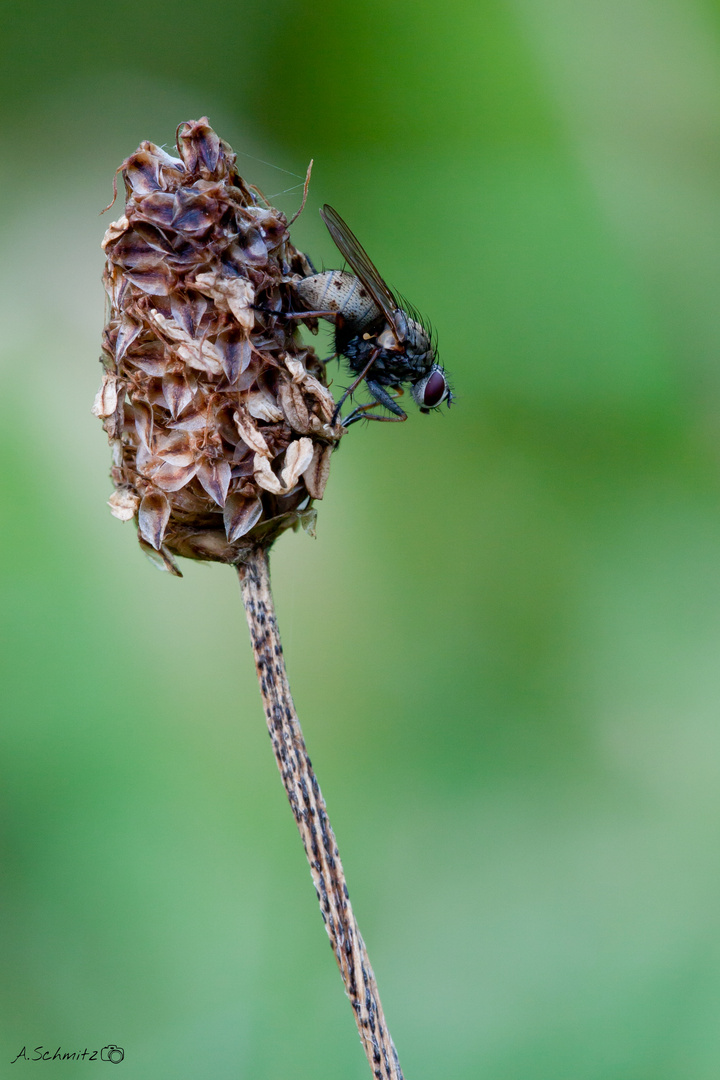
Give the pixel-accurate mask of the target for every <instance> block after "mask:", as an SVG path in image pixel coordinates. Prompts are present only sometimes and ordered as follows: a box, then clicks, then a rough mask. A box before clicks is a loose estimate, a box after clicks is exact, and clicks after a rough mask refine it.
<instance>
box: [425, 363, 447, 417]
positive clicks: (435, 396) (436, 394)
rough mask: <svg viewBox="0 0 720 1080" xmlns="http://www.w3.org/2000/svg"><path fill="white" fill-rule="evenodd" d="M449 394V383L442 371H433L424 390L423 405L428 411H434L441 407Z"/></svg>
mask: <svg viewBox="0 0 720 1080" xmlns="http://www.w3.org/2000/svg"><path fill="white" fill-rule="evenodd" d="M446 393H447V383H446V382H445V376H444V375H443V373H442V371H433V373H432V375H431V376H430V378H429V379H428V381H427V382H426V383H425V388H424V390H423V401H422V403H423V405H424V407H425V408H426V409H434V408H435V407H436V405H439V404H440V402H441V401H442V400H443V398H444V397H445V395H446Z"/></svg>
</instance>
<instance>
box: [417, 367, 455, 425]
mask: <svg viewBox="0 0 720 1080" xmlns="http://www.w3.org/2000/svg"><path fill="white" fill-rule="evenodd" d="M410 393H411V394H412V396H413V400H414V401H415V404H416V405H417V406H418V408H419V409H420V412H421V413H429V412H430V410H431V409H437V408H438V406H440V405H442V403H443V401H447V403H448V408H450V406H451V405H452V402H453V394H452V390H451V389H450V385H449V383H448V381H447V378H446V376H445V370H444V368H442V367H441V366H440V364H433V365H432V367H431V368H430V371H429V372H428V373H427V375H424V376H423V377H422V379H420V380H419V381H418V382H416V383H413V385H412V387H411V389H410Z"/></svg>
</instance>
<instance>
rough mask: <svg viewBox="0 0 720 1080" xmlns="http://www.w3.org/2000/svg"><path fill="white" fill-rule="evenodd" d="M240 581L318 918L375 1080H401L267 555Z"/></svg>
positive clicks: (258, 554)
mask: <svg viewBox="0 0 720 1080" xmlns="http://www.w3.org/2000/svg"><path fill="white" fill-rule="evenodd" d="M238 573H239V576H240V584H241V587H242V596H243V603H244V604H245V613H246V615H247V621H248V626H249V627H250V638H251V640H252V646H253V653H254V655H255V667H256V669H257V674H258V680H259V682H260V693H261V695H262V699H263V705H264V707H265V716H266V718H267V725H268V730H269V732H270V738H271V740H272V745H273V750H274V751H275V758H276V760H277V763H278V767H279V769H280V775H281V776H282V780H283V784H284V785H285V791H286V792H287V796H288V799H289V800H290V806H291V808H292V812H293V814H294V815H295V821H296V822H297V827H298V829H299V830H300V836H301V837H302V842H303V844H304V846H305V854H306V855H307V858H308V862H309V863H310V873H311V874H312V879H313V884H314V885H315V892H316V893H317V897H318V901H319V903H320V912H321V914H322V917H323V920H324V922H325V929H326V930H327V932H328V937H329V938H330V944H331V945H332V949H333V952H334V953H335V959H336V960H337V963H338V967H339V968H340V974H341V975H342V980H343V983H344V985H345V992H346V993H347V996H348V997H349V998H350V1003H351V1005H352V1007H353V1011H354V1013H355V1022H356V1023H357V1026H358V1031H359V1032H360V1039H361V1041H362V1044H363V1049H364V1051H365V1054H366V1055H367V1059H368V1061H369V1062H370V1068H371V1069H372V1071H373V1075H374V1076H375V1078H376V1080H403V1074H402V1070H401V1068H400V1062H399V1061H398V1057H397V1052H396V1050H395V1047H394V1045H393V1041H392V1039H391V1038H390V1032H389V1031H388V1029H387V1025H386V1023H385V1017H384V1015H383V1010H382V1005H381V1004H380V997H379V995H378V990H377V986H376V984H375V976H374V974H373V970H372V967H371V966H370V960H369V958H368V954H367V950H366V949H365V943H364V941H363V939H362V936H361V934H360V930H359V929H358V925H357V922H356V921H355V915H354V914H353V910H352V906H351V904H350V899H349V896H348V889H347V884H346V882H345V873H344V871H343V867H342V863H341V861H340V855H339V854H338V848H337V843H336V841H335V835H334V833H333V831H332V828H331V826H330V822H329V820H328V816H327V810H326V808H325V800H324V799H323V797H322V793H321V791H320V787H319V785H318V782H317V780H316V778H315V773H314V772H313V768H312V765H311V763H310V758H309V757H308V753H307V749H306V748H305V740H304V739H303V735H302V729H301V727H300V722H299V720H298V718H297V714H296V712H295V706H294V704H293V700H292V696H291V694H290V686H289V684H288V679H287V673H286V671H285V661H284V659H283V651H282V644H281V642H280V633H279V631H278V625H277V619H276V618H275V608H274V605H273V598H272V592H271V591H270V569H269V566H268V556H267V551H266V550H264V549H263V548H257V549H256V550H255V551H254V552H253V553H252V554H251V555H250V557H249V558H248V559H247V561H246V562H244V563H242V564H241V565H239V566H238Z"/></svg>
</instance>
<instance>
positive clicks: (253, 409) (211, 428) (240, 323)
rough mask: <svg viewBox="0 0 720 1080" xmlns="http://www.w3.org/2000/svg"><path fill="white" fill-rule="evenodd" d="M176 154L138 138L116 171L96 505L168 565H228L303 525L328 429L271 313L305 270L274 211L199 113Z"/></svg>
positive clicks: (320, 476) (323, 390)
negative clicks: (107, 447) (103, 472)
mask: <svg viewBox="0 0 720 1080" xmlns="http://www.w3.org/2000/svg"><path fill="white" fill-rule="evenodd" d="M177 153H178V156H177V157H174V156H172V155H170V154H168V153H167V152H166V151H164V150H162V149H160V148H159V147H157V146H155V145H154V144H153V143H150V142H143V143H141V144H140V146H139V148H138V149H137V150H136V151H135V153H134V154H131V156H130V157H129V158H127V159H126V160H125V161H124V162H123V164H122V165H121V167H120V169H119V172H120V173H121V175H122V179H123V181H124V184H125V191H126V203H125V213H124V215H123V216H122V217H121V218H120V219H119V220H118V221H116V222H113V223H112V224H111V225H110V227H109V229H108V230H107V233H106V235H105V239H104V240H103V249H104V251H105V255H106V258H107V262H106V266H105V273H104V279H103V280H104V284H105V289H106V291H107V295H108V298H109V314H108V318H107V322H106V324H105V329H104V333H103V348H102V362H103V366H104V370H105V373H104V376H103V380H102V385H101V387H100V390H99V391H98V394H97V397H96V399H95V404H94V406H93V412H94V413H95V415H96V416H98V417H100V418H101V419H102V421H103V426H104V428H105V430H106V432H107V434H108V438H109V440H110V444H111V446H112V451H113V467H112V472H111V476H112V480H113V483H114V486H115V491H114V493H113V494H112V495H111V497H110V499H109V504H110V509H111V511H112V513H113V514H114V515H115V516H116V517H118V518H120V520H123V521H127V520H130V519H133V518H134V520H135V522H136V524H137V528H138V539H139V541H140V545H141V547H143V549H144V550H145V551H146V552H148V554H150V555H151V557H152V558H153V559H154V561H155V562H156V563H157V564H158V565H160V566H161V567H163V568H165V569H167V570H170V571H171V572H173V573H179V571H178V570H177V566H176V564H175V562H174V559H173V556H175V555H182V556H185V557H186V558H192V559H210V560H214V561H219V562H226V563H238V562H242V561H243V559H244V558H245V557H247V554H248V552H250V551H251V550H252V549H253V548H256V547H258V546H266V545H269V544H270V543H272V541H273V540H274V539H275V538H276V537H277V536H278V535H279V534H280V533H281V532H283V531H284V530H285V529H287V528H289V527H291V526H294V527H297V525H298V524H302V525H305V526H306V527H307V528H312V524H313V521H314V510H313V508H312V500H313V499H320V498H322V495H323V490H324V487H325V482H326V480H327V473H328V468H329V461H330V454H331V453H332V450H333V448H334V446H336V445H337V443H338V441H339V439H340V437H341V436H342V434H343V429H342V428H341V427H340V426H336V427H332V426H331V424H332V417H333V412H334V408H335V403H334V401H333V398H332V396H331V394H330V392H329V391H328V389H327V387H326V381H325V373H324V368H323V365H322V364H321V363H319V361H318V359H317V357H316V355H315V353H314V352H313V350H312V349H308V348H306V347H305V346H304V345H303V344H302V342H301V341H300V339H299V336H298V334H297V330H296V324H295V323H294V322H293V321H291V320H287V319H284V318H282V316H281V315H275V314H273V313H274V312H282V311H283V310H290V309H291V308H292V306H293V305H292V296H291V289H292V284H293V282H297V281H298V280H299V279H300V278H301V277H303V276H305V275H306V274H307V272H308V264H307V261H306V259H305V256H304V255H302V253H301V252H298V251H297V250H296V249H295V248H294V247H293V245H292V244H291V243H290V238H289V234H288V226H287V220H286V218H285V216H284V215H283V214H282V213H280V211H278V210H275V209H274V208H273V207H271V206H269V205H268V204H267V203H265V202H264V200H262V198H261V197H260V196H259V194H258V192H257V191H256V190H255V189H254V188H251V187H250V186H249V185H248V184H246V183H245V181H244V180H243V179H242V178H241V177H240V175H239V174H238V172H237V169H236V167H235V154H234V153H233V152H232V150H231V149H230V147H229V146H228V145H227V143H225V142H223V141H222V139H220V138H218V136H217V135H216V134H215V132H214V131H213V130H212V128H211V127H210V126H209V124H208V122H207V119H206V118H203V119H201V120H198V121H189V122H187V123H184V124H181V125H180V127H179V128H178V134H177Z"/></svg>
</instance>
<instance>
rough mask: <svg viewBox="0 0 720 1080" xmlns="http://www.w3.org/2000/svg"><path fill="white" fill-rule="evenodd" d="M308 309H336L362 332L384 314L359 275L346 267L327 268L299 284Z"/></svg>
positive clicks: (335, 310)
mask: <svg viewBox="0 0 720 1080" xmlns="http://www.w3.org/2000/svg"><path fill="white" fill-rule="evenodd" d="M295 288H296V291H297V294H298V296H299V297H300V299H301V301H302V302H303V304H304V305H305V307H306V308H307V309H308V311H333V312H337V313H338V315H343V316H344V317H345V319H346V320H347V322H348V323H349V324H351V325H352V326H353V328H354V329H356V330H358V331H362V330H364V329H365V327H367V326H371V325H372V323H375V322H377V320H378V319H379V318H380V317H381V311H380V308H379V307H378V306H377V304H376V303H375V301H374V300H373V298H372V296H371V295H370V293H369V292H368V290H367V289H366V288H365V286H364V285H363V283H362V282H361V281H360V279H359V278H356V277H355V275H354V274H348V273H347V271H345V270H326V271H325V272H324V273H322V274H312V275H311V276H310V277H306V278H303V279H302V281H300V282H298V284H297V285H296V286H295Z"/></svg>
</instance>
